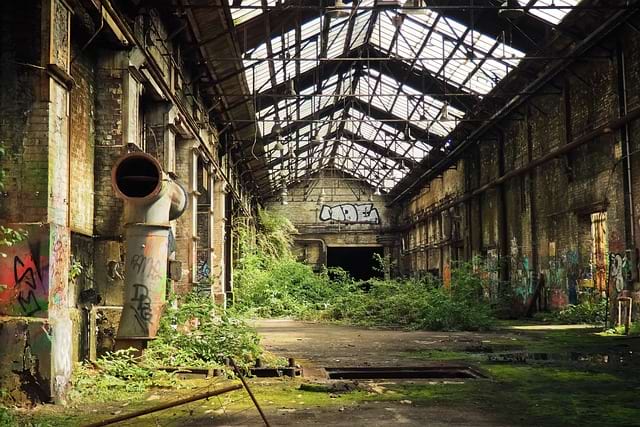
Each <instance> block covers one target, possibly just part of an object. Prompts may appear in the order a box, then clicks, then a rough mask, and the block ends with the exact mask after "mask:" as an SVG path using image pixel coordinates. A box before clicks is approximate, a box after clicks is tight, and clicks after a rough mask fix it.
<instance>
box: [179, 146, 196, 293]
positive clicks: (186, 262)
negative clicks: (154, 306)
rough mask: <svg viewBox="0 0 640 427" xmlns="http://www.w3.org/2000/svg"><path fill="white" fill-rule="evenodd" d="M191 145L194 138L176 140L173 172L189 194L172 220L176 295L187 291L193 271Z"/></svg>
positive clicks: (193, 162)
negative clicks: (178, 273) (176, 264)
mask: <svg viewBox="0 0 640 427" xmlns="http://www.w3.org/2000/svg"><path fill="white" fill-rule="evenodd" d="M194 144H196V141H195V140H193V139H179V140H177V141H176V173H177V175H178V178H179V181H180V182H181V183H182V184H183V185H184V186H185V187H186V190H187V194H188V197H189V202H188V204H187V210H186V211H185V212H184V214H183V215H182V216H181V217H180V218H178V219H177V221H176V260H178V261H180V262H181V263H182V278H181V279H180V280H179V281H175V282H174V291H175V292H176V293H178V294H183V293H186V292H189V291H190V290H191V288H192V286H193V283H194V282H195V274H196V241H197V235H196V233H197V230H196V210H197V203H198V197H197V188H196V185H197V169H196V168H197V164H198V157H197V156H198V155H197V153H196V150H195V148H194Z"/></svg>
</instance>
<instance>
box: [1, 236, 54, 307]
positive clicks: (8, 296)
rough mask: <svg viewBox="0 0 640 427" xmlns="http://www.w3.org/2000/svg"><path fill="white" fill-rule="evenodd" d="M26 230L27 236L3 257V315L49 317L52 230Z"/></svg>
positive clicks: (7, 249)
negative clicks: (50, 234)
mask: <svg viewBox="0 0 640 427" xmlns="http://www.w3.org/2000/svg"><path fill="white" fill-rule="evenodd" d="M22 228H25V227H22ZM26 231H27V232H28V237H27V238H26V239H24V240H22V241H21V242H18V243H16V244H15V245H13V246H11V247H8V248H3V252H4V253H5V254H6V257H0V315H5V316H33V317H47V312H48V308H49V302H48V298H49V279H50V278H49V250H50V247H49V241H50V238H49V227H48V226H31V227H27V228H26Z"/></svg>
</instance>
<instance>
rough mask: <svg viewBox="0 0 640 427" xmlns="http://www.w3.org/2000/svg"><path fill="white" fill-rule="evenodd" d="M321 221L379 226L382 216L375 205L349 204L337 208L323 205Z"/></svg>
mask: <svg viewBox="0 0 640 427" xmlns="http://www.w3.org/2000/svg"><path fill="white" fill-rule="evenodd" d="M320 221H337V222H343V223H355V224H359V223H360V224H379V223H380V215H379V214H378V209H376V208H374V207H373V203H361V204H349V203H345V204H342V205H336V206H327V205H322V209H321V210H320Z"/></svg>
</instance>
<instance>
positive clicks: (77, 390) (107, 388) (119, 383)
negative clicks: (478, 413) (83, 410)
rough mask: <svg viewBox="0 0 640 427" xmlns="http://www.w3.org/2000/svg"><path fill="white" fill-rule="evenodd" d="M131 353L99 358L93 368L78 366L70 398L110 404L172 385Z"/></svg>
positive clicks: (164, 375)
mask: <svg viewBox="0 0 640 427" xmlns="http://www.w3.org/2000/svg"><path fill="white" fill-rule="evenodd" d="M134 353H135V350H134V349H128V350H118V351H115V352H113V353H107V354H106V355H104V356H102V357H100V358H98V360H97V361H96V362H95V363H94V364H90V363H81V364H78V365H77V366H76V369H75V370H74V373H73V384H74V387H73V390H72V391H71V398H72V399H74V400H75V399H79V398H82V397H91V398H92V399H95V400H97V401H109V400H112V399H117V398H118V397H119V396H121V395H125V394H132V393H133V394H137V393H143V392H145V391H146V390H147V389H148V388H150V387H170V386H173V385H175V379H174V377H173V376H172V375H170V374H168V373H167V372H165V371H159V370H155V369H152V368H151V367H149V366H147V365H146V364H145V363H144V361H143V358H140V357H136V356H134Z"/></svg>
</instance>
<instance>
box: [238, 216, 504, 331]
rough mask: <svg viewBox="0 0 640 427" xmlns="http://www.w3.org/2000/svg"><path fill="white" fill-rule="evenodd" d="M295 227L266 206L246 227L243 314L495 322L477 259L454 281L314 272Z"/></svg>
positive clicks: (472, 324)
mask: <svg viewBox="0 0 640 427" xmlns="http://www.w3.org/2000/svg"><path fill="white" fill-rule="evenodd" d="M294 231H295V229H294V228H293V226H292V225H291V223H290V222H289V220H287V219H286V218H284V217H282V216H278V215H276V214H274V213H270V212H268V211H260V214H259V224H258V227H257V230H255V232H252V231H251V230H249V229H247V228H243V227H240V232H239V236H240V248H241V251H240V257H239V258H238V263H237V266H236V269H235V270H234V284H235V289H236V303H235V305H236V308H237V309H238V310H239V311H241V312H243V313H245V314H249V315H254V316H255V315H257V316H262V317H278V316H294V317H298V318H304V319H323V320H339V321H344V322H347V323H352V324H359V325H371V326H399V327H406V328H414V329H430V330H456V329H458V330H459V329H463V330H479V329H488V328H490V327H491V326H492V325H493V322H494V316H493V312H492V310H491V307H490V305H489V304H488V302H487V301H486V299H485V298H484V297H483V295H484V294H486V288H487V287H488V280H487V279H486V278H485V277H488V275H487V274H483V272H481V271H478V268H479V267H478V266H479V264H478V263H476V264H473V265H472V264H461V265H459V266H457V268H455V269H454V270H453V271H452V279H451V285H450V286H444V284H443V283H442V281H440V280H439V279H436V278H434V277H432V276H427V277H426V278H422V279H413V278H405V279H398V280H381V279H372V280H368V281H364V282H361V281H355V280H353V279H352V278H351V277H349V275H348V274H347V273H346V272H345V271H344V270H341V269H323V270H322V271H320V272H314V271H313V270H312V269H311V267H309V266H308V265H306V264H304V263H302V262H299V261H298V260H297V259H296V258H295V257H294V255H293V254H292V253H291V251H290V247H289V246H287V245H288V244H290V243H291V237H290V236H291V233H293V232H294ZM287 236H289V237H287ZM378 262H379V263H380V265H379V266H378V270H380V271H382V272H383V271H386V270H387V269H388V268H387V267H388V266H386V265H384V260H383V259H382V258H381V257H378Z"/></svg>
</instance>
